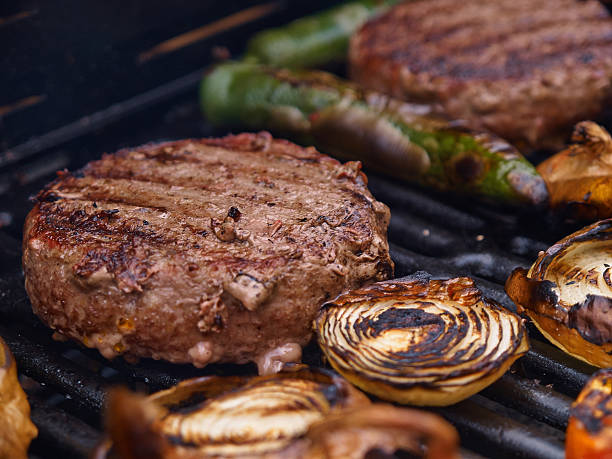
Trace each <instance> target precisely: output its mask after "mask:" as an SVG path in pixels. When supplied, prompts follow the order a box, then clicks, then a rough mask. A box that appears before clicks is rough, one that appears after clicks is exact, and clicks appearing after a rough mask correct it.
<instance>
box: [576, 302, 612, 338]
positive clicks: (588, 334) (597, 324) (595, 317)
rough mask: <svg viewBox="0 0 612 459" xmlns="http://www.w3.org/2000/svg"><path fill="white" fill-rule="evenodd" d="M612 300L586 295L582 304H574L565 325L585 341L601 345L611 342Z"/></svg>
mask: <svg viewBox="0 0 612 459" xmlns="http://www.w3.org/2000/svg"><path fill="white" fill-rule="evenodd" d="M611 317H612V299H610V298H607V297H604V296H599V295H587V297H586V299H585V300H584V301H583V302H582V303H578V304H575V305H574V306H572V307H571V309H570V310H569V313H568V319H567V324H568V326H569V327H571V328H575V329H576V330H577V331H578V333H580V336H582V337H583V338H584V339H585V340H587V341H589V342H591V343H593V344H597V345H602V344H605V343H610V342H612V320H611V319H610V318H611Z"/></svg>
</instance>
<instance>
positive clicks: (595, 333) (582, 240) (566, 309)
mask: <svg viewBox="0 0 612 459" xmlns="http://www.w3.org/2000/svg"><path fill="white" fill-rule="evenodd" d="M611 279H612V219H608V220H602V221H600V222H597V223H594V224H593V225H590V226H587V227H586V228H583V229H581V230H580V231H577V232H575V233H573V234H571V235H569V236H567V237H566V238H564V239H562V240H561V241H559V242H557V243H556V244H555V245H553V246H552V247H550V248H549V249H548V250H547V251H546V252H541V253H540V256H539V257H538V259H537V260H536V262H535V263H534V264H533V266H531V268H530V269H529V271H527V270H525V269H522V268H518V269H515V270H514V271H513V272H512V274H511V275H510V277H509V278H508V280H507V281H506V292H507V293H508V296H509V297H510V298H512V300H513V301H514V302H515V303H516V304H517V305H518V307H519V312H525V313H526V314H527V315H528V316H529V317H530V318H531V320H533V322H534V323H535V324H536V326H537V327H538V329H539V330H540V331H541V332H542V334H543V335H544V336H546V338H548V339H549V340H550V341H551V342H552V343H553V344H555V345H556V346H558V347H559V348H561V349H562V350H564V351H565V352H567V353H568V354H571V355H573V356H574V357H577V358H579V359H582V360H584V361H585V362H588V363H590V364H591V365H595V366H598V367H602V368H605V367H611V366H612V355H611V353H612V314H611V310H612V280H611Z"/></svg>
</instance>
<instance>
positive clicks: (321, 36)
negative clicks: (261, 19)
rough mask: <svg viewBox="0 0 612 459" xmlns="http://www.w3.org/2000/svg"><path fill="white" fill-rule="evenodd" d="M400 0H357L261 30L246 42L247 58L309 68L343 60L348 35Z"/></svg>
mask: <svg viewBox="0 0 612 459" xmlns="http://www.w3.org/2000/svg"><path fill="white" fill-rule="evenodd" d="M398 1H399V0H379V1H376V0H359V1H353V2H348V3H343V4H341V5H339V6H336V7H334V8H331V9H328V10H325V11H322V12H320V13H317V14H313V15H311V16H306V17H303V18H300V19H297V20H295V21H293V22H290V23H289V24H287V25H286V26H283V27H278V28H274V29H268V30H264V31H263V32H260V33H258V34H257V35H255V36H254V37H253V38H252V39H251V40H249V42H248V44H247V54H246V59H247V60H254V61H256V62H259V63H262V64H266V65H271V66H273V67H288V68H309V67H317V66H320V65H324V64H327V63H329V62H333V61H344V60H346V55H347V52H348V45H349V38H350V36H351V35H352V33H353V32H354V31H356V30H357V29H358V28H359V27H360V26H361V25H362V24H364V23H365V22H366V21H367V20H368V19H369V18H371V17H372V16H374V15H375V14H378V13H380V12H382V11H384V10H385V9H387V8H388V7H389V6H391V5H393V4H395V3H398Z"/></svg>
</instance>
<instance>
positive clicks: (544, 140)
mask: <svg viewBox="0 0 612 459" xmlns="http://www.w3.org/2000/svg"><path fill="white" fill-rule="evenodd" d="M350 62H351V75H352V77H353V78H354V79H355V80H357V81H358V82H360V83H362V84H364V85H365V86H367V87H370V88H372V89H376V90H379V91H382V92H387V93H389V94H392V95H394V96H396V97H399V98H403V99H407V100H413V101H421V102H423V101H425V102H433V103H437V104H439V106H440V107H441V108H442V110H443V111H444V112H446V113H447V114H448V115H449V116H451V117H452V118H456V119H465V120H466V121H467V122H468V124H469V125H471V126H472V127H474V128H486V129H489V130H491V131H493V132H495V133H496V134H498V135H499V136H501V137H503V138H505V139H507V140H509V141H513V142H514V143H515V144H516V145H517V146H518V147H520V148H522V149H524V150H529V149H533V148H559V147H561V145H562V143H563V141H564V140H566V139H568V138H569V135H570V133H571V126H572V125H573V124H574V123H575V122H577V121H581V120H583V119H589V118H592V117H595V116H597V115H598V114H599V113H600V111H601V110H602V109H603V108H604V107H605V106H606V104H607V103H608V102H610V101H611V100H612V83H611V82H612V20H611V18H610V16H609V14H608V12H607V10H606V8H605V7H604V6H602V5H601V4H600V3H599V2H598V1H596V0H586V1H577V0H497V1H489V0H466V1H462V2H456V1H453V0H418V1H408V2H404V3H402V4H399V5H397V6H395V7H394V8H392V9H391V10H390V11H389V12H388V13H386V14H384V15H382V16H381V17H379V18H377V19H374V20H373V21H371V22H369V23H367V24H365V25H364V26H363V27H362V28H361V29H360V30H359V31H358V33H356V34H355V35H354V36H353V38H352V41H351V48H350Z"/></svg>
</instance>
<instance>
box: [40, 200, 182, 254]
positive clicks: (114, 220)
mask: <svg viewBox="0 0 612 459" xmlns="http://www.w3.org/2000/svg"><path fill="white" fill-rule="evenodd" d="M39 206H40V207H39V208H40V214H39V219H38V224H37V225H36V227H35V233H36V234H44V235H45V236H46V237H47V238H50V239H52V240H54V241H55V242H57V243H60V244H78V243H85V242H91V241H92V240H94V239H97V238H98V237H102V238H103V239H104V240H106V241H109V242H110V241H117V240H125V238H130V239H134V238H136V239H138V240H139V241H140V242H141V243H144V242H146V243H148V244H151V245H161V244H165V245H167V244H170V243H172V241H171V240H169V239H168V238H167V237H166V236H162V235H160V234H158V233H156V232H155V231H154V230H153V229H149V228H150V227H149V228H144V225H142V226H141V221H140V220H135V219H127V218H123V217H121V216H120V215H119V214H120V210H119V209H105V210H97V211H95V212H93V213H89V212H87V211H86V210H85V209H84V208H76V209H71V210H68V209H66V207H65V206H63V205H60V204H56V203H51V204H47V203H42V204H40V205H39Z"/></svg>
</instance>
